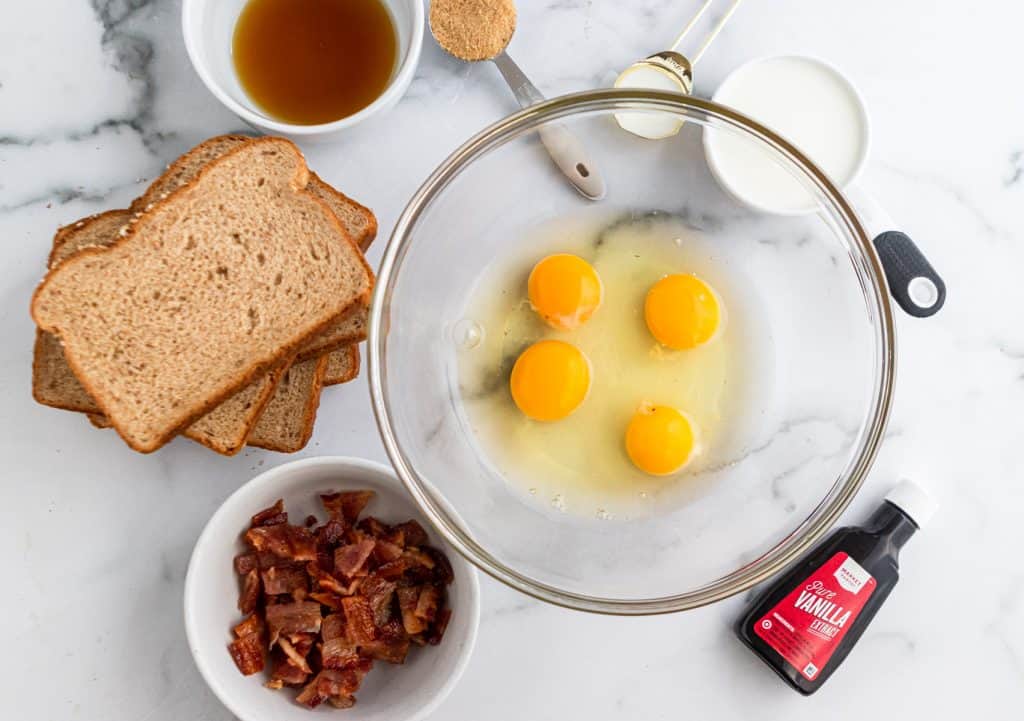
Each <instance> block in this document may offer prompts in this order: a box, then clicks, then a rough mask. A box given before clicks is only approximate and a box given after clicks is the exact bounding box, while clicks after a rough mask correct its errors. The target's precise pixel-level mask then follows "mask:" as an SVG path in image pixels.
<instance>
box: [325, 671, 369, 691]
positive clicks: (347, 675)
mask: <svg viewBox="0 0 1024 721" xmlns="http://www.w3.org/2000/svg"><path fill="white" fill-rule="evenodd" d="M365 675H366V672H365V671H362V670H361V669H346V670H344V671H339V670H335V669H329V670H324V671H321V672H320V673H319V674H318V675H317V691H319V692H320V693H321V694H322V695H323V696H351V695H352V694H354V693H355V692H356V691H358V690H359V685H360V684H361V683H362V682H363V676H365Z"/></svg>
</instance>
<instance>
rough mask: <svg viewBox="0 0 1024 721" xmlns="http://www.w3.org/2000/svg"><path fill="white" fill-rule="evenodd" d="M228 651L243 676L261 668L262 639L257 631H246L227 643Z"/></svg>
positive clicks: (262, 663) (262, 661)
mask: <svg viewBox="0 0 1024 721" xmlns="http://www.w3.org/2000/svg"><path fill="white" fill-rule="evenodd" d="M228 652H229V653H230V654H231V658H232V659H234V661H235V665H236V666H238V670H239V671H241V672H242V674H243V675H244V676H251V675H252V674H254V673H257V672H259V671H262V670H263V665H264V660H263V640H262V637H261V635H260V634H258V633H247V634H246V635H244V636H242V637H241V638H236V639H235V640H234V641H232V642H231V643H229V644H228Z"/></svg>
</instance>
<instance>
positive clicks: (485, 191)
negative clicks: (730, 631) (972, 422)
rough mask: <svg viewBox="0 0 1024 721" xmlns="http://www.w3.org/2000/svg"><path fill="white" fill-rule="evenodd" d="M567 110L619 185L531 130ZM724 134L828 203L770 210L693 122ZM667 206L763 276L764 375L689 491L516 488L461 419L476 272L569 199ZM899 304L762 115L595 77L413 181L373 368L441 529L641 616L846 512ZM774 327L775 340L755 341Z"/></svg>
mask: <svg viewBox="0 0 1024 721" xmlns="http://www.w3.org/2000/svg"><path fill="white" fill-rule="evenodd" d="M622 112H634V113H669V114H673V115H675V116H677V117H678V119H679V120H681V121H685V125H684V126H683V129H682V131H681V132H680V133H679V134H678V135H677V136H675V137H674V138H671V139H668V140H663V141H650V140H644V139H640V138H638V137H635V136H632V135H629V134H627V133H625V132H623V131H622V130H621V129H620V127H619V126H618V124H617V123H616V122H615V119H614V116H615V114H616V113H622ZM553 123H561V124H564V125H565V126H567V127H568V128H569V129H570V130H571V131H572V132H573V133H574V134H575V135H576V137H577V138H579V139H580V141H581V142H582V143H583V144H584V145H585V146H586V147H587V150H588V152H589V154H590V156H591V159H592V162H594V163H595V164H596V165H597V166H599V168H600V171H601V172H602V173H603V175H604V178H605V180H606V182H607V185H608V194H607V197H606V198H605V199H604V200H602V201H601V202H600V203H592V202H590V201H587V200H585V199H584V198H582V197H581V196H580V195H578V194H577V193H576V192H575V191H574V190H573V188H572V187H571V186H570V185H569V184H568V183H566V181H565V178H564V177H563V176H562V175H561V174H560V173H559V172H558V170H557V169H556V168H555V167H554V165H553V164H552V163H551V162H550V159H548V158H547V156H546V155H545V153H544V150H543V148H542V147H541V145H540V143H539V140H538V133H537V130H538V129H539V128H541V127H544V126H545V125H547V124H553ZM704 133H730V134H733V135H735V136H737V137H739V138H742V140H743V141H744V142H747V143H749V144H750V148H751V149H752V152H759V153H764V154H766V155H767V156H769V157H771V158H772V159H773V161H774V162H777V163H779V164H780V165H781V166H782V167H784V168H786V169H787V171H789V172H790V173H791V174H792V175H793V176H794V177H795V178H796V179H798V181H799V182H801V183H802V184H803V185H804V187H805V188H806V189H807V191H808V192H809V193H810V194H811V195H812V196H813V197H814V198H815V201H816V203H817V212H816V213H812V214H808V215H805V216H798V217H774V216H767V215H761V214H757V213H755V212H752V211H751V210H750V209H748V208H746V207H744V206H741V205H739V204H738V203H737V202H736V201H735V200H733V199H732V198H731V197H730V196H729V195H728V194H727V193H725V192H723V191H722V189H721V188H720V187H719V186H718V185H717V184H716V182H715V180H714V177H713V175H712V174H711V173H710V172H709V170H708V167H707V163H706V161H705V158H704V154H703V149H702V147H703V146H702V142H701V140H702V134H704ZM652 212H653V213H661V214H666V215H668V216H671V217H673V218H675V219H677V220H678V221H679V222H681V223H683V224H684V225H685V226H686V228H687V229H688V232H690V233H692V234H695V235H696V236H699V237H700V239H701V242H702V244H703V245H704V247H707V248H711V249H712V252H713V253H714V254H716V256H717V260H716V262H718V263H722V264H725V265H727V266H730V267H732V268H734V269H735V270H736V271H737V273H738V275H737V277H742V278H744V279H745V282H746V283H747V284H749V286H750V288H751V289H752V291H753V292H755V293H756V297H757V303H758V313H759V314H760V316H761V318H762V322H763V327H764V328H765V329H766V331H765V334H764V337H763V340H762V341H761V342H760V345H758V346H755V349H756V354H757V355H758V356H763V358H761V360H763V361H764V363H763V366H762V367H764V368H767V369H769V370H768V371H767V372H765V373H763V374H762V375H761V378H760V380H759V383H760V384H761V385H763V386H764V388H761V389H759V390H760V391H762V392H757V393H753V394H751V395H750V396H749V398H748V400H747V401H746V403H745V404H744V405H743V406H742V412H741V413H738V414H737V417H736V418H735V419H732V420H731V421H730V422H731V423H732V424H733V425H734V426H735V427H737V428H742V429H743V432H742V433H737V434H736V436H735V438H734V441H733V442H732V445H731V447H730V450H729V453H728V457H727V458H724V459H723V461H722V462H720V463H716V464H715V465H713V466H710V467H707V468H704V469H703V470H702V471H701V472H700V476H701V477H700V478H693V479H685V480H684V481H681V482H684V483H689V484H692V485H693V487H694V489H696V490H695V491H694V492H693V493H692V494H689V495H687V496H686V499H685V502H673V503H666V504H665V506H664V507H663V508H657V507H656V508H655V509H654V511H653V512H651V513H649V514H647V515H645V516H643V517H637V518H633V519H631V520H626V519H612V520H600V519H595V518H592V517H584V516H577V515H574V514H557V513H556V514H553V513H550V512H548V511H546V510H545V509H543V508H540V507H538V506H537V505H536V504H532V503H530V502H526V501H524V500H523V497H522V493H521V491H520V490H519V488H517V487H515V485H514V484H511V483H510V482H509V481H508V480H507V479H506V478H505V477H503V475H502V473H501V472H500V471H498V470H496V466H495V464H493V463H491V462H490V460H489V459H488V458H487V457H486V455H485V451H483V450H481V449H482V446H481V445H480V443H478V442H476V440H475V439H474V437H473V436H474V434H473V430H472V429H471V428H470V427H469V424H468V423H467V422H466V415H465V413H464V410H465V409H464V403H465V399H464V398H463V397H462V391H461V389H460V384H459V380H458V378H459V376H458V374H457V373H456V372H454V370H453V368H454V366H455V364H457V359H456V355H457V354H456V346H457V343H456V337H455V336H456V335H457V333H458V325H459V322H460V320H463V318H464V316H465V314H466V303H467V298H468V297H469V296H470V293H471V291H472V289H473V287H474V284H475V283H476V281H477V279H478V278H479V277H480V275H481V272H482V271H483V270H484V269H485V268H486V267H488V265H489V264H490V263H492V262H493V261H494V259H495V258H496V257H499V256H501V255H502V254H503V253H506V252H508V250H509V248H510V247H511V244H515V243H516V242H517V241H518V240H519V239H521V238H523V237H525V236H527V235H529V234H530V233H531V231H532V229H535V228H536V227H538V225H539V224H543V223H545V222H548V221H550V220H552V219H556V218H559V217H565V216H569V215H574V214H587V213H592V214H607V215H608V217H616V215H618V216H625V217H632V218H636V217H644V216H645V215H648V214H650V213H652ZM894 342H895V341H894V328H893V318H892V306H891V303H890V300H889V297H888V293H887V290H886V286H885V278H884V275H883V272H882V269H881V266H880V264H879V260H878V256H877V254H876V252H875V250H874V248H873V246H872V244H871V242H870V239H869V238H868V237H867V235H866V234H865V231H864V228H863V227H862V225H861V223H860V221H859V220H858V218H857V216H856V214H855V212H854V210H853V209H852V207H851V206H850V204H849V203H848V202H847V200H846V199H845V198H844V197H843V195H842V194H841V193H840V192H839V190H837V188H836V187H835V186H834V185H833V184H832V183H831V182H830V180H829V179H828V178H827V177H826V176H825V175H824V174H823V173H822V172H821V171H820V170H818V169H817V168H816V167H815V166H814V165H813V164H812V163H811V162H810V161H809V160H808V159H807V158H806V157H804V156H803V155H801V154H800V152H799V151H798V150H797V149H796V148H795V147H793V146H792V145H791V144H789V143H788V142H786V141H785V140H784V139H782V138H780V137H779V136H777V135H775V134H773V133H772V132H771V131H770V130H768V129H767V128H765V127H763V126H761V125H759V124H758V123H757V122H755V121H753V120H751V119H749V118H746V117H744V116H742V115H740V114H738V113H736V112H734V111H732V110H730V109H728V108H726V107H724V106H720V105H716V104H715V103H712V102H709V101H705V100H700V99H695V98H690V97H686V96H682V95H678V94H670V93H661V92H656V91H646V90H600V91H592V92H587V93H580V94H576V95H570V96H565V97H561V98H556V99H554V100H550V101H548V102H545V103H541V104H539V105H537V106H534V107H531V108H527V109H525V110H523V111H522V112H520V113H518V114H516V115H513V116H511V117H509V118H507V119H505V120H502V121H500V122H498V123H496V124H494V125H492V126H491V127H489V128H487V129H486V130H484V131H483V132H481V133H480V134H478V135H477V136H476V137H474V138H473V139H471V140H470V141H469V142H467V143H466V144H465V145H463V146H462V147H461V148H459V149H458V150H457V151H456V152H455V153H454V154H453V155H452V156H451V157H449V158H448V160H447V161H446V162H445V163H444V164H443V165H442V166H441V167H440V168H438V169H437V170H436V172H434V174H433V175H431V176H430V178H429V179H428V180H427V181H426V182H425V183H424V184H423V186H422V187H421V188H420V189H419V190H418V192H417V193H416V194H415V195H414V196H413V198H412V199H411V201H410V202H409V204H408V206H407V207H406V209H405V211H404V213H403V214H402V216H401V217H400V218H399V220H398V223H397V225H396V227H395V230H394V233H393V235H392V237H391V240H390V243H389V244H388V247H387V249H386V252H385V255H384V260H383V263H382V265H381V269H380V273H379V276H378V285H377V290H376V294H375V297H374V301H373V309H372V313H371V324H370V342H369V369H370V370H369V376H370V387H371V395H372V400H373V405H374V411H375V413H376V416H377V421H378V424H379V426H380V430H381V434H382V436H383V440H384V444H385V446H386V449H387V452H388V455H389V456H390V459H391V461H392V463H393V465H394V467H395V469H396V470H397V472H398V475H399V477H400V478H401V479H402V481H403V483H404V484H405V486H406V488H408V490H409V492H410V493H411V494H412V495H413V497H414V498H415V499H416V501H417V503H419V505H420V506H421V507H422V509H423V511H424V513H425V514H426V515H427V516H428V517H429V518H430V520H431V521H432V522H433V523H434V525H435V526H436V527H437V529H438V531H439V532H440V533H441V534H443V535H444V536H445V538H446V540H447V541H448V542H449V543H450V544H451V545H452V546H453V547H454V548H455V549H457V550H458V551H459V552H460V553H462V554H463V555H465V556H466V557H467V558H468V559H469V560H470V561H472V562H473V563H474V564H476V565H477V566H478V567H479V568H480V569H481V570H483V571H485V572H486V573H488V574H490V575H491V576H493V577H494V578H497V579H498V580H500V581H503V582H504V583H506V584H508V585H510V586H512V587H514V588H516V589H518V590H520V591H522V592H524V593H527V594H529V595H531V596H534V597H536V598H539V599H542V600H545V601H549V602H551V603H555V604H559V605H562V606H566V607H570V608H574V609H580V610H585V611H592V612H600V613H610V614H626V615H642V614H655V613H666V612H673V611H679V610H684V609H688V608H694V607H697V606H700V605H703V604H707V603H710V602H713V601H716V600H719V599H722V598H725V597H727V596H730V595H732V594H735V593H738V592H740V591H743V590H745V589H747V588H749V587H751V586H752V585H754V584H756V583H758V582H759V581H761V580H764V579H765V578H767V577H768V576H770V575H771V574H773V573H775V572H776V571H778V570H779V569H781V568H782V567H783V566H785V565H786V564H787V563H789V562H791V561H792V560H794V559H795V558H796V557H797V556H798V555H799V554H800V553H801V552H803V551H804V550H806V549H807V548H808V547H809V546H810V545H811V544H812V543H813V542H814V541H816V540H817V539H818V538H820V537H821V536H822V534H823V533H825V532H826V530H827V529H828V528H829V527H830V526H831V525H832V524H833V523H834V522H835V520H836V519H837V518H838V516H839V514H840V513H841V512H842V511H843V509H845V508H846V506H847V505H848V504H849V502H850V500H851V499H852V498H853V496H854V495H855V494H856V492H857V490H858V488H859V487H860V485H861V483H862V482H863V480H864V478H865V475H866V473H867V472H868V470H869V468H870V466H871V464H872V461H873V459H874V457H875V455H876V453H877V450H878V447H879V444H880V442H881V440H882V437H883V434H884V431H885V426H886V421H887V418H888V415H889V409H890V404H891V400H892V391H893V373H894V363H895V355H894ZM761 346H763V347H761Z"/></svg>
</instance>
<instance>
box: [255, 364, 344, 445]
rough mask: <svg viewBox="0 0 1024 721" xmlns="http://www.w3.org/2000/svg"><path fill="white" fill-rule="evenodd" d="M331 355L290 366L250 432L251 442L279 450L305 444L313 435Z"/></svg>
mask: <svg viewBox="0 0 1024 721" xmlns="http://www.w3.org/2000/svg"><path fill="white" fill-rule="evenodd" d="M328 359H329V356H321V357H320V358H313V359H311V360H308V361H303V362H301V363H295V364H294V365H292V367H291V368H289V369H288V371H287V372H286V373H285V374H284V377H283V378H282V379H281V382H280V383H279V384H278V386H277V390H276V391H274V395H273V397H272V398H271V399H270V402H269V403H268V404H267V407H266V408H264V409H263V414H262V415H261V416H260V419H259V420H258V421H257V422H256V426H255V427H254V428H253V429H252V433H250V434H249V439H248V441H246V442H247V443H248V445H250V446H256V447H258V448H265V449H267V450H268V451H278V452H279V453H294V452H296V451H300V450H302V449H303V448H304V447H305V445H306V444H307V443H308V442H309V438H310V436H312V435H313V425H314V423H316V411H317V408H319V406H320V389H321V388H322V387H323V379H324V373H325V372H326V371H327V365H328V362H329V361H328Z"/></svg>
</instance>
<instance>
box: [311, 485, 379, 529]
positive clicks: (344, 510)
mask: <svg viewBox="0 0 1024 721" xmlns="http://www.w3.org/2000/svg"><path fill="white" fill-rule="evenodd" d="M374 495H375V494H374V492H373V491H343V492H341V493H325V494H323V495H321V496H320V500H321V501H322V502H323V504H324V508H325V509H327V513H329V514H330V516H331V518H337V519H339V520H342V519H343V520H346V521H348V522H349V523H355V522H356V519H357V518H359V514H360V513H362V512H363V509H364V508H366V504H367V503H369V502H370V499H371V498H373V497H374Z"/></svg>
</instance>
